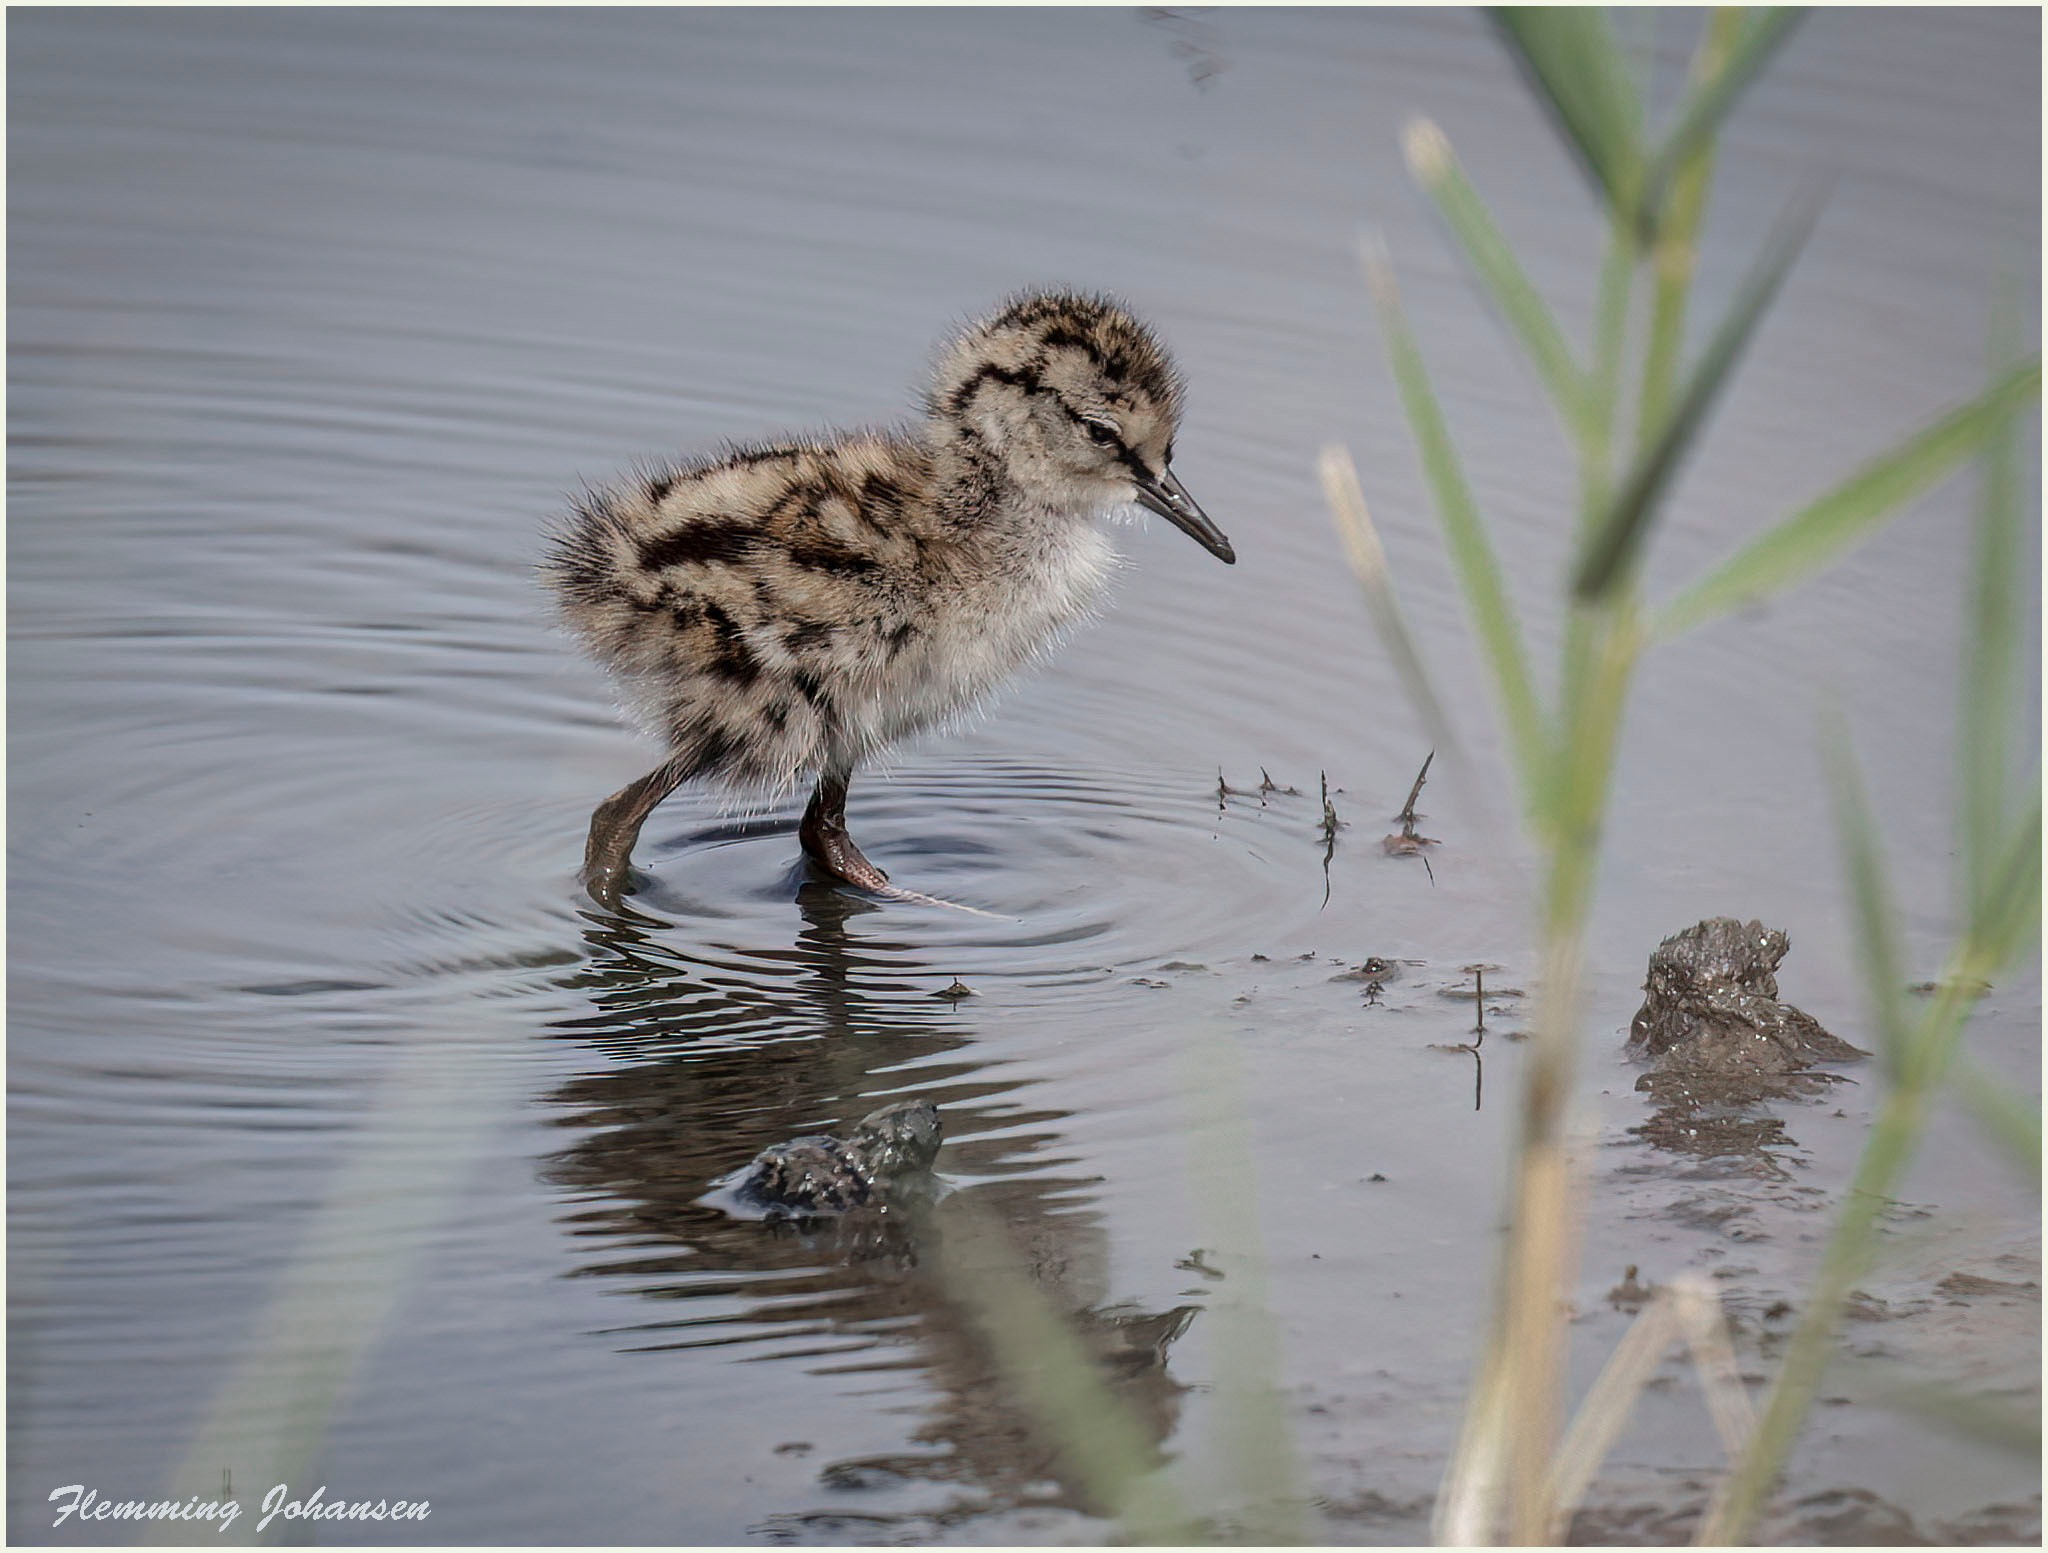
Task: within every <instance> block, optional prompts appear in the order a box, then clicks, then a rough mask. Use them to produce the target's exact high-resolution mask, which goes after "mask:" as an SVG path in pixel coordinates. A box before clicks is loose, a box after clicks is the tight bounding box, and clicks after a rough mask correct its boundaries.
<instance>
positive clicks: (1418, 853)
mask: <svg viewBox="0 0 2048 1553" xmlns="http://www.w3.org/2000/svg"><path fill="white" fill-rule="evenodd" d="M1435 759H1436V751H1435V750H1431V751H1430V752H1429V753H1428V754H1427V755H1425V756H1423V758H1422V769H1421V770H1420V771H1418V772H1416V773H1415V785H1414V786H1413V787H1411V788H1409V789H1408V801H1407V802H1406V803H1404V804H1402V805H1401V812H1400V813H1399V814H1397V815H1395V816H1394V818H1395V819H1397V820H1399V821H1400V822H1401V829H1400V830H1399V832H1397V833H1396V834H1394V835H1391V836H1385V837H1382V838H1381V840H1380V846H1381V847H1382V848H1383V849H1384V850H1385V852H1386V853H1387V855H1388V856H1389V857H1419V858H1421V859H1422V871H1423V872H1424V873H1426V874H1428V875H1429V882H1430V883H1431V884H1435V883H1436V870H1435V869H1434V868H1431V867H1430V866H1429V854H1428V853H1427V852H1425V851H1424V850H1423V848H1425V847H1434V846H1438V845H1441V843H1439V842H1438V840H1437V839H1436V837H1434V836H1424V835H1420V834H1418V833H1417V832H1416V829H1415V821H1416V814H1415V800H1416V799H1418V798H1420V797H1421V796H1422V784H1423V783H1424V782H1426V781H1428V780H1429V764H1430V762H1431V761H1433V760H1435Z"/></svg>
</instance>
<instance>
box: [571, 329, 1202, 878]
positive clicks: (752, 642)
mask: <svg viewBox="0 0 2048 1553" xmlns="http://www.w3.org/2000/svg"><path fill="white" fill-rule="evenodd" d="M1181 392H1182V391H1181V382H1180V377H1179V375H1178V373H1177V372H1176V371H1175V369H1174V366H1173V363H1172V361H1171V360H1170V358H1169V357H1168V356H1167V354H1166V352H1165V350H1164V349H1163V348H1162V347H1161V346H1160V344H1159V342H1158V341H1157V340H1156V339H1155V338H1154V337H1153V335H1152V334H1151V332H1150V331H1149V330H1147V329H1146V328H1145V326H1144V325H1142V324H1140V323H1139V322H1138V321H1137V320H1136V319H1135V318H1133V317H1132V316H1131V315H1130V314H1129V313H1128V312H1126V311H1124V310H1123V309H1122V308H1121V307H1119V306H1117V305H1116V304H1114V303H1112V302H1109V301H1107V300H1105V299H1102V298H1098V297H1088V296H1080V295H1073V294H1066V293H1041V294H1032V295H1027V296H1023V297H1019V298H1016V299H1014V300H1013V301H1011V302H1010V303H1009V304H1008V305H1006V306H1005V307H1004V308H1002V309H1001V310H1000V311H998V312H997V313H995V314H994V315H992V316H991V317H989V318H987V319H984V320H982V321H981V322H979V323H976V324H974V325H972V326H971V327H969V328H968V329H966V330H964V331H963V332H962V333H961V334H959V335H958V336H957V337H956V338H955V339H954V340H953V341H952V342H951V343H950V344H949V345H948V346H947V348H946V349H945V351H944V353H943V355H942V356H941V358H940V360H939V363H938V365H937V368H936V370H935V372H934V377H933V382H932V385H931V388H930V390H929V392H928V394H927V397H926V413H925V418H924V421H923V423H922V424H921V425H918V426H916V427H914V428H911V429H908V430H904V431H900V432H894V433H861V434H856V435H850V436H846V437H842V438H838V439H834V440H829V441H793V442H787V443H780V444H775V445H771V446H764V447H757V448H735V449H731V450H729V451H727V452H725V453H723V454H721V455H718V456H715V457H713V458H709V459H706V460H703V461H701V462H698V463H692V464H687V465H680V466H675V467H666V468H662V469H659V470H655V471H653V472H651V473H646V474H642V475H639V476H637V477H635V478H634V479H632V480H630V481H627V482H625V483H622V484H619V485H615V486H611V487H607V488H604V489H599V490H593V491H589V492H587V493H585V495H584V496H583V497H582V498H581V500H579V501H578V502H577V504H576V507H575V510H574V512H573V514H572V516H571V518H570V520H569V522H568V523H567V524H566V525H565V526H564V527H563V528H562V529H561V530H560V531H559V532H558V533H557V535H556V536H555V543H554V548H553V551H552V554H551V556H550V558H549V561H548V563H547V567H546V575H547V579H548V581H549V583H550V585H551V586H552V587H553V589H554V591H555V594H556V597H557V599H558V601H559V604H560V609H561V614H562V618H563V620H564V621H565V622H566V623H567V624H568V626H569V627H570V628H571V629H572V630H573V631H574V632H575V633H576V635H577V636H579V637H580V638H581V639H582V641H583V642H584V644H585V645H586V646H587V647H588V648H589V650H590V651H591V652H592V653H593V654H594V655H595V656H596V658H597V659H598V660H599V662H601V663H603V664H604V665H605V666H606V667H607V668H608V669H610V670H611V671H612V672H613V674H614V675H615V676H616V677H617V678H618V680H619V682H620V683H621V685H622V686H623V687H624V688H625V690H626V692H627V694H628V696H629V697H630V698H631V699H632V700H633V701H634V702H635V703H636V704H637V705H638V706H639V707H640V708H641V709H642V710H643V711H644V713H645V714H646V715H647V717H648V718H649V720H650V721H651V722H652V723H653V724H654V726H655V727H656V728H657V729H658V730H659V731H660V733H661V734H662V736H663V737H664V738H665V739H666V741H667V743H668V746H669V751H670V754H669V758H668V759H667V760H666V761H664V762H663V764H662V765H661V766H660V767H658V768H657V769H656V770H655V771H653V772H650V773H649V774H648V775H647V776H645V777H643V778H641V779H640V781H638V782H636V783H634V784H632V785H631V786H629V787H627V788H625V789H623V790H621V791H620V792H619V793H617V794H615V795H613V797H612V798H610V799H608V800H606V802H605V803H604V804H602V805H600V806H599V808H598V810H597V813H596V814H595V815H594V816H593V817H592V822H591V834H590V842H589V847H588V849H587V851H586V855H585V860H584V874H585V880H586V883H587V884H589V886H590V887H591V889H592V891H593V893H595V894H596V895H598V897H599V898H600V899H603V900H607V901H610V900H614V899H616V896H617V893H618V891H619V889H620V888H621V886H622V883H623V880H624V878H625V874H626V870H627V863H628V859H629V857H630V854H631V851H632V846H633V842H634V839H635V838H636V837H637V835H638V832H639V827H640V825H641V823H642V822H643V821H644V820H645V818H646V816H647V814H648V813H649V812H650V811H651V810H652V809H653V808H654V806H655V805H656V804H657V803H659V802H660V801H661V799H662V798H664V797H666V796H667V794H668V793H669V792H671V791H673V790H674V788H675V787H676V786H677V785H679V784H680V783H682V782H685V781H689V780H692V779H698V778H702V779H706V780H711V781H715V782H718V783H720V784H722V785H724V786H725V787H727V788H728V789H730V790H732V791H735V792H740V793H750V794H756V795H774V794H777V793H781V792H787V791H789V790H791V789H792V788H793V787H794V786H795V785H796V784H797V782H798V781H799V780H801V779H802V778H803V777H804V776H805V775H807V774H811V773H816V774H817V777H818V786H817V790H816V793H815V794H814V796H813V799H812V803H811V806H810V809H809V810H808V811H807V813H806V814H805V817H804V823H803V826H802V829H801V831H800V835H801V837H802V840H803V843H804V847H805V850H806V851H807V852H808V853H809V854H810V855H811V856H812V858H813V859H814V860H815V861H816V862H818V863H819V864H820V865H821V866H823V867H824V868H825V870H826V871H827V872H828V873H831V874H834V875H836V876H838V877H840V878H843V879H847V880H849V881H851V882H853V883H855V884H859V885H863V886H866V887H868V888H880V887H881V886H882V885H884V884H885V883H886V882H887V881H886V875H884V874H883V873H882V872H881V870H880V869H878V868H876V867H875V866H874V865H873V864H872V863H869V862H868V861H867V859H866V858H864V857H863V856H861V854H860V851H859V849H858V848H857V847H855V846H854V845H853V843H852V840H851V838H849V837H848V836H847V835H846V829H845V820H844V805H845V796H846V784H847V781H848V779H849V778H850V776H851V774H852V771H853V769H854V767H855V766H856V765H857V764H858V763H859V762H860V761H861V760H863V759H865V758H867V757H869V756H871V755H873V754H874V753H875V752H877V751H878V750H880V749H882V748H884V747H885V746H887V745H889V744H891V743H893V742H894V741H896V740H898V739H901V738H903V737H905V736H906V735H909V734H912V733H916V732H918V731H920V730H921V729H924V728H928V727H930V726H932V725H933V724H935V723H938V722H941V721H944V720H946V719H948V718H951V717H954V716H957V715H958V714H959V713H961V712H963V711H965V710H967V709H968V708H970V707H972V706H973V705H974V704H975V703H976V702H977V701H979V700H980V699H981V698H982V697H983V696H985V695H986V694H987V693H988V692H990V691H991V690H993V689H994V688H995V687H996V686H997V685H999V684H1001V683H1002V682H1003V681H1004V680H1005V679H1007V678H1008V677H1009V676H1010V675H1011V674H1012V673H1014V672H1015V671H1016V670H1017V669H1018V668H1019V667H1020V666H1021V665H1022V664H1023V663H1024V662H1026V661H1027V660H1028V659H1030V658H1032V657H1034V656H1036V655H1038V654H1040V653H1042V652H1044V651H1045V650H1047V649H1048V648H1049V647H1050V646H1052V645H1053V644H1054V643H1055V642H1056V641H1057V640H1058V639H1059V638H1060V636H1061V635H1062V634H1063V633H1064V632H1065V631H1067V630H1068V629H1069V628H1070V627H1072V626H1073V625H1074V624H1075V623H1077V622H1078V621H1079V620H1081V619H1082V618H1083V617H1084V616H1085V615H1086V614H1087V613H1088V611H1089V610H1090V608H1091V607H1092V606H1093V605H1094V604H1095V603H1096V602H1097V600H1098V599H1099V597H1100V595H1101V592H1102V589H1103V586H1104V584H1105V583H1106V581H1107V580H1108V577H1109V574H1110V571H1111V568H1112V566H1113V565H1114V562H1115V552H1114V551H1113V549H1112V548H1111V546H1110V544H1109V541H1108V539H1107V537H1106V536H1105V535H1104V534H1103V533H1102V531H1101V528H1100V524H1099V521H1098V520H1100V519H1101V518H1103V517H1104V516H1106V515H1108V514H1109V513H1111V512H1113V511H1115V510H1116V509H1118V508H1122V507H1128V506H1130V505H1132V504H1134V503H1135V504H1139V505H1143V506H1145V507H1148V508H1150V509H1151V510H1153V511H1156V512H1159V513H1161V514H1162V515H1164V516H1166V517H1167V518H1169V519H1170V520H1171V521H1173V522H1174V523H1175V524H1177V525H1178V526H1180V527H1181V528H1183V529H1184V530H1186V531H1187V532H1188V533H1190V534H1192V535H1194V537H1195V538H1197V539H1198V540H1200V541H1201V542H1202V543H1203V544H1204V545H1206V546H1207V547H1208V548H1209V549H1210V550H1211V551H1212V552H1214V553H1215V554H1216V555H1218V556H1220V557H1221V558H1222V559H1223V560H1225V561H1231V560H1234V559H1235V557H1234V556H1233V554H1232V552H1231V549H1230V545H1229V542H1228V541H1227V540H1225V539H1224V537H1223V535H1222V534H1221V532H1220V531H1218V530H1217V529H1216V527H1215V526H1214V525H1213V524H1211V523H1210V522H1209V520H1208V519H1207V518H1206V517H1205V516H1203V514H1202V512H1201V509H1200V508H1198V507H1197V506H1196V505H1195V504H1194V502H1193V500H1192V499H1191V498H1189V497H1188V495H1187V493H1186V492H1185V491H1184V490H1182V489H1181V487H1180V484H1179V482H1178V481H1177V480H1176V479H1175V478H1174V477H1173V475H1172V473H1171V470H1170V469H1169V467H1168V466H1169V460H1170V459H1171V457H1172V453H1173V436H1174V431H1175V429H1176V428H1177V426H1178V424H1179V419H1180V411H1181Z"/></svg>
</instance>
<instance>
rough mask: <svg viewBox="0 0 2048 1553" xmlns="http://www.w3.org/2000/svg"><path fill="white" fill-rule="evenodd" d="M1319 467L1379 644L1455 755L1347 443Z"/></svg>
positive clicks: (1328, 451)
mask: <svg viewBox="0 0 2048 1553" xmlns="http://www.w3.org/2000/svg"><path fill="white" fill-rule="evenodd" d="M1316 469H1317V472H1318V473H1319V474H1320V475H1321V476H1322V481H1323V495H1324V497H1325V499H1327V500H1328V502H1329V503H1330V516H1331V519H1332V520H1333V521H1334V522H1335V523H1336V525H1337V535H1338V537H1339V538H1340V539H1341V540H1343V542H1344V554H1345V556H1346V558H1347V559H1349V560H1350V562H1351V570H1352V571H1353V573H1355V574H1356V575H1357V577H1358V585H1359V588H1360V589H1361V590H1362V591H1363V592H1364V594H1365V606H1366V612H1367V613H1368V614H1369V615H1371V617H1372V623H1373V628H1374V629H1375V630H1376V631H1378V632H1379V636H1380V645H1381V646H1382V647H1384V648H1385V649H1386V652H1387V657H1388V659H1389V661H1391V662H1392V663H1393V665H1394V672H1395V673H1396V674H1398V675H1399V676H1400V678H1401V683H1402V685H1404V686H1405V687H1406V688H1407V691H1408V699H1409V700H1410V701H1412V702H1414V704H1415V709H1416V711H1417V712H1419V713H1420V714H1421V716H1422V723H1423V726H1424V727H1425V728H1427V729H1428V730H1429V736H1430V739H1431V741H1432V743H1433V745H1434V747H1435V748H1437V749H1440V750H1445V751H1447V752H1449V753H1451V754H1452V755H1453V757H1454V758H1455V757H1456V756H1457V753H1458V739H1457V735H1456V734H1455V733H1453V732H1452V731H1451V720H1450V718H1449V717H1447V716H1446V715H1445V713H1444V703H1443V698H1442V697H1441V696H1439V695H1438V694H1437V693H1436V684H1435V682H1434V681H1433V680H1432V679H1431V678H1430V674H1429V669H1428V667H1427V666H1426V665H1425V664H1424V662H1423V660H1422V650H1421V649H1420V648H1419V647H1417V646H1416V645H1415V634H1414V633H1413V632H1412V631H1410V630H1409V629H1408V619H1407V617H1406V616H1405V615H1403V614H1402V613H1401V602H1400V600H1399V599H1398V598H1396V597H1395V595H1394V577H1393V571H1392V569H1391V568H1390V567H1389V566H1388V565H1387V550H1386V546H1385V545H1383V544H1381V543H1380V533H1379V528H1378V526H1377V525H1375V524H1374V522H1373V520H1372V512H1371V510H1370V509H1369V508H1367V506H1366V504H1365V492H1364V490H1363V489H1362V488H1361V487H1360V485H1359V483H1358V466H1357V465H1355V464H1354V463H1352V461H1351V453H1350V451H1349V449H1347V448H1345V447H1343V446H1342V445H1341V444H1338V443H1331V444H1330V445H1329V446H1328V447H1326V448H1324V449H1323V452H1322V457H1321V458H1320V459H1318V460H1317V462H1316Z"/></svg>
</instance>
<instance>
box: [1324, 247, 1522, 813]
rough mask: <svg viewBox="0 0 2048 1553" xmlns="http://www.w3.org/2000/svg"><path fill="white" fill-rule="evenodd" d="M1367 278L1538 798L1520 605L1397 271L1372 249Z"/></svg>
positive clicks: (1517, 748) (1461, 578)
mask: <svg viewBox="0 0 2048 1553" xmlns="http://www.w3.org/2000/svg"><path fill="white" fill-rule="evenodd" d="M1365 278H1366V282H1367V284H1368V285H1369V286H1370V287H1371V288H1372V294H1373V300H1374V302H1375V303H1376V304H1377V305H1378V307H1379V314H1380V327H1381V330H1382V332H1383V333H1384V334H1385V336H1386V346H1387V357H1388V360H1389V361H1390V362H1391V363H1392V366H1393V369H1394V377H1395V380H1396V381H1397V382H1398V383H1399V384H1400V388H1401V403H1402V405H1403V406H1404V408H1405V409H1406V410H1407V412H1408V422H1409V425H1410V427H1411V428H1412V429H1413V430H1414V433H1415V441H1416V444H1417V446H1418V448H1419V449H1420V451H1421V454H1422V469H1423V473H1424V475H1425V476H1426V477H1427V479H1428V481H1429V487H1430V492H1431V494H1432V495H1433V496H1434V497H1435V499H1436V510H1437V517H1438V519H1439V520H1440V521H1441V522H1442V524H1443V528H1444V539H1445V542H1446V544H1447V545H1448V546H1449V548H1450V552H1451V560H1452V563H1453V564H1454V565H1455V566H1456V567H1457V570H1458V583H1459V586H1460V587H1462V588H1463V590H1464V593H1465V603H1466V606H1467V607H1468V608H1469V609H1470V610H1471V612H1472V618H1473V622H1474V624H1475V625H1476V627H1477V628H1478V631H1479V640H1480V645H1481V646H1482V648H1483V649H1484V651H1485V655H1486V664H1487V668H1488V669H1489V670H1490V671H1491V672H1492V675H1493V682H1494V689H1495V691H1496V692H1497V693H1498V694H1499V696H1500V701H1501V709H1502V713H1503V715H1504V717H1505V718H1506V721H1507V725H1508V735H1509V741H1510V743H1511V745H1512V747H1513V750H1514V756H1515V765H1516V767H1517V769H1518V770H1519V772H1520V774H1521V778H1522V791H1523V793H1524V794H1525V795H1532V794H1534V793H1535V792H1536V791H1537V787H1538V784H1539V783H1540V781H1541V779H1542V773H1543V770H1544V768H1545V765H1546V764H1547V761H1548V757H1549V735H1548V734H1547V732H1546V731H1545V728H1544V717H1543V708H1542V706H1541V705H1540V704H1539V703H1538V701H1537V699H1536V687H1535V683H1534V681H1532V680H1531V678H1530V676H1529V655H1528V650H1527V648H1526V647H1525V646H1524V645H1523V642H1522V628H1521V625H1520V623H1519V622H1518V621H1517V619H1516V617H1515V606H1514V603H1513V601H1512V600H1511V599H1510V598H1509V597H1508V591H1507V582H1506V579H1505V578H1504V577H1503V576H1502V574H1501V568H1500V558H1499V557H1498V556H1496V555H1495V554H1494V552H1493V542H1492V540H1491V539H1490V538H1489V537H1488V536H1487V532H1486V525H1485V522H1484V521H1483V520H1482V519H1481V518H1480V516H1479V508H1478V505H1477V504H1476V503H1475V502H1474V501H1473V500H1472V491H1471V488H1470V487H1469V486H1467V485H1466V483H1465V474H1464V471H1463V470H1462V469H1461V468H1460V467H1459V464H1458V453H1457V449H1456V448H1455V447H1454V446H1453V445H1452V442H1451V433H1450V428H1449V426H1447V425H1446V424H1445V422H1444V415H1443V409H1442V407H1441V406H1440V405H1439V404H1438V403H1437V398H1436V393H1435V390H1433V389H1432V388H1431V387H1430V384H1429V374H1428V371H1427V369H1425V368H1424V366H1423V364H1422V352H1421V351H1420V350H1419V349H1418V348H1417V346H1416V344H1415V336H1414V334H1413V333H1412V332H1411V331H1410V330H1409V327H1408V319H1407V315H1406V313H1405V312H1404V311H1403V310H1402V307H1401V296H1400V292H1399V291H1398V290H1397V289H1396V287H1395V285H1394V272H1393V268H1392V266H1391V265H1390V264H1388V262H1387V260H1386V258H1385V256H1384V255H1383V254H1380V253H1378V252H1374V251H1370V250H1369V251H1368V252H1367V253H1366V255H1365Z"/></svg>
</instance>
